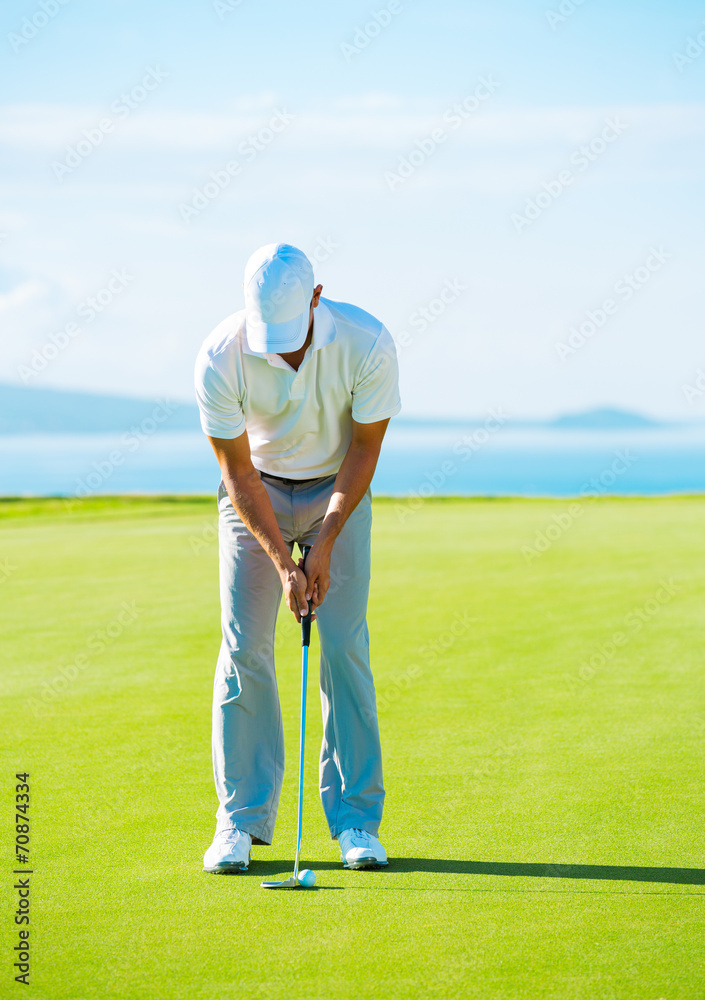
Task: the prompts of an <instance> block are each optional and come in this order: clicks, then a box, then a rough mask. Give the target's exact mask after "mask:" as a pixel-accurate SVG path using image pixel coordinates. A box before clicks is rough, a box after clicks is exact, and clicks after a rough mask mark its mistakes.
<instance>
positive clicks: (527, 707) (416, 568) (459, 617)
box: [0, 498, 705, 1000]
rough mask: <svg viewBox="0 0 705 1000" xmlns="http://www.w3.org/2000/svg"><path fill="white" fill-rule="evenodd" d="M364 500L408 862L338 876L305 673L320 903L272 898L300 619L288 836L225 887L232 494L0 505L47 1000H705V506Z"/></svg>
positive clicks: (7, 675) (392, 767)
mask: <svg viewBox="0 0 705 1000" xmlns="http://www.w3.org/2000/svg"><path fill="white" fill-rule="evenodd" d="M374 513H375V526H374V543H373V559H374V578H373V587H372V597H371V602H370V629H371V635H372V653H373V664H374V670H375V675H376V680H377V691H378V699H379V703H380V724H381V730H382V739H383V749H384V756H385V774H386V784H387V793H388V797H387V807H386V813H385V819H384V823H383V827H382V831H381V837H382V840H383V842H384V843H385V845H386V847H387V850H388V852H389V855H390V859H391V863H390V866H389V869H388V870H386V871H383V872H348V871H343V870H342V868H341V867H340V864H339V861H338V854H337V850H336V845H335V844H334V843H332V842H331V841H330V839H329V837H328V834H327V829H326V827H325V823H324V820H323V816H322V811H321V808H320V803H319V802H318V798H317V789H316V779H317V764H316V758H317V745H318V742H319V739H320V716H319V713H318V711H317V709H318V696H317V692H316V677H315V673H316V671H315V669H314V670H313V671H312V674H313V676H311V679H310V680H311V683H310V688H309V706H310V712H309V719H310V724H309V727H308V747H307V761H308V763H307V774H306V804H305V829H304V852H303V863H304V865H305V866H306V867H310V868H313V869H314V870H315V871H316V872H317V874H318V886H319V888H318V889H316V890H313V891H310V892H305V891H302V892H273V893H267V892H265V891H263V890H262V889H260V887H259V883H260V880H261V879H262V878H263V877H265V878H270V879H271V878H277V877H279V878H285V877H287V876H288V875H289V874H290V871H291V863H292V858H293V850H294V841H295V822H296V741H297V727H298V682H299V657H300V651H299V645H298V638H297V631H298V630H297V627H296V625H295V623H294V622H293V619H289V617H284V613H282V616H281V618H280V627H279V633H278V639H277V654H278V661H277V662H278V675H279V683H280V690H281V697H282V702H283V708H284V725H285V731H286V740H287V754H288V764H289V769H288V772H287V776H286V780H285V785H284V790H283V794H282V802H281V808H280V813H279V820H278V824H277V830H276V840H275V843H274V845H273V846H272V847H271V848H258V849H255V859H254V861H253V863H252V866H251V868H250V870H249V872H248V874H247V875H243V876H233V877H219V876H212V875H205V874H203V873H202V872H201V859H202V855H203V851H204V849H205V848H206V847H207V846H208V844H209V843H210V840H211V837H212V833H213V829H214V812H215V805H216V802H215V795H214V791H213V786H212V776H211V765H210V694H211V685H212V676H213V669H214V664H215V657H216V653H217V649H218V641H219V621H218V590H217V572H216V567H217V550H216V544H215V531H214V525H215V505H214V501H212V500H172V499H165V500H141V499H122V500H121V499H115V500H109V499H108V500H91V501H85V502H81V503H78V504H76V505H75V507H73V508H70V507H68V506H67V505H66V504H65V503H64V502H62V501H15V502H0V597H1V598H2V600H1V601H0V620H1V626H0V627H1V632H2V646H1V656H2V672H1V678H0V690H1V691H2V695H3V698H2V709H1V711H2V719H1V725H2V732H3V733H4V740H3V744H4V746H3V769H2V774H3V779H2V791H1V796H2V810H1V826H2V838H3V843H4V844H5V852H4V858H5V860H4V862H3V865H4V870H5V875H6V878H7V879H8V886H9V885H11V884H12V883H11V882H9V879H11V878H13V877H14V876H13V875H12V858H13V855H14V839H15V835H14V829H13V820H14V811H13V801H14V794H15V788H14V785H15V782H14V774H15V772H16V771H28V772H29V774H30V779H29V783H30V787H31V807H30V808H31V819H30V830H31V846H30V857H31V863H32V870H33V873H34V874H33V875H32V876H31V897H30V899H31V904H30V905H31V911H30V912H31V924H30V934H31V938H30V942H31V943H30V951H31V961H30V964H31V972H30V983H31V986H30V989H29V990H28V991H27V994H26V995H28V996H32V997H35V998H46V1000H64V998H65V1000H93V998H96V1000H98V998H100V1000H106V998H109V997H110V998H112V997H116V998H117V997H119V998H121V1000H131V998H143V997H144V998H157V997H169V998H177V1000H178V998H199V1000H201V998H202V1000H218V998H226V997H227V998H231V997H234V996H247V997H253V998H266V1000H277V998H319V997H320V998H327V1000H328V998H331V997H335V998H337V1000H340V998H361V997H364V998H373V997H374V998H380V997H395V998H396V997H400V998H406V997H409V998H411V997H414V998H416V997H418V998H422V997H423V998H426V997H443V998H445V997H459V996H462V997H472V998H478V1000H480V998H482V1000H487V998H507V1000H592V998H599V1000H611V998H614V1000H658V998H667V1000H690V998H692V1000H696V998H697V1000H701V998H702V995H703V981H702V965H703V958H704V957H705V944H704V943H703V942H704V941H705V926H704V925H705V907H704V906H703V902H704V900H703V895H704V893H705V838H704V837H703V833H702V826H703V823H702V819H703V815H704V813H705V802H704V799H705V792H704V789H703V773H704V771H705V759H704V758H705V753H704V749H703V745H704V742H705V741H704V737H705V698H704V697H703V696H704V693H705V682H704V680H703V670H702V651H703V617H702V615H703V610H702V609H703V599H704V598H705V532H703V523H704V517H705V500H704V499H703V498H683V499H671V498H669V499H654V500H641V499H634V500H631V499H629V500H599V501H594V502H590V501H584V502H583V504H582V506H581V507H580V509H579V511H573V512H572V513H571V502H570V501H542V500H536V501H531V500H529V501H521V500H516V501H515V500H508V501H473V500H437V501H427V502H426V503H424V504H423V505H422V506H420V507H419V508H418V509H415V510H413V509H412V508H411V507H409V506H408V505H406V503H405V502H396V501H391V500H378V501H376V502H375V507H374ZM537 546H538V548H537ZM539 549H543V551H539ZM287 615H288V613H287ZM311 652H312V661H311V662H312V665H313V664H315V662H316V645H315V639H314V645H312V651H311ZM16 893H17V890H11V889H8V890H7V891H6V892H5V894H4V898H5V901H6V902H5V905H4V913H5V916H4V919H3V921H2V941H3V951H2V955H3V972H2V982H3V987H2V994H3V995H5V996H10V995H15V993H16V994H17V996H19V995H20V992H21V987H20V986H19V985H16V984H15V983H14V982H13V981H12V978H13V975H14V971H13V970H12V969H11V964H12V962H13V961H14V960H15V959H13V958H12V957H11V956H12V955H13V951H12V949H13V947H14V945H15V944H17V941H18V939H17V936H16V930H17V928H15V926H14V925H13V923H12V920H13V916H12V914H13V913H14V909H15V907H16V904H17V896H16Z"/></svg>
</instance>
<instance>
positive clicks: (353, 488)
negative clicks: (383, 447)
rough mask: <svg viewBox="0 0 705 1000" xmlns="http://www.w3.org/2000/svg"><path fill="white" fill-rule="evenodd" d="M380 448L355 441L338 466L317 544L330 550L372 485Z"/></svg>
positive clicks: (327, 550)
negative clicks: (362, 444) (358, 443)
mask: <svg viewBox="0 0 705 1000" xmlns="http://www.w3.org/2000/svg"><path fill="white" fill-rule="evenodd" d="M378 458H379V449H374V448H373V449H371V448H369V447H367V446H356V445H354V444H351V445H350V447H349V448H348V451H347V454H346V455H345V458H344V459H343V464H342V465H341V466H340V469H339V470H338V475H337V476H336V479H335V485H334V487H333V495H332V496H331V498H330V501H329V503H328V509H327V511H326V515H325V517H324V518H323V524H322V525H321V529H320V531H319V532H318V538H317V539H316V545H317V546H318V547H319V548H321V549H323V550H324V551H326V552H328V554H330V552H331V551H332V549H333V543H334V542H335V540H336V538H337V537H338V535H339V534H340V532H341V531H342V528H343V525H344V524H345V522H346V521H347V519H348V518H349V517H350V515H351V514H352V512H353V511H354V510H355V508H356V507H357V505H358V504H359V502H360V501H361V500H362V498H363V497H364V495H365V493H367V490H368V489H369V486H370V483H371V482H372V477H373V475H374V472H375V468H376V466H377V459H378Z"/></svg>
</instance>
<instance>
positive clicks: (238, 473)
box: [208, 431, 308, 621]
mask: <svg viewBox="0 0 705 1000" xmlns="http://www.w3.org/2000/svg"><path fill="white" fill-rule="evenodd" d="M208 440H209V441H210V443H211V445H212V446H213V451H214V452H215V455H216V458H217V459H218V465H219V466H220V471H221V474H222V476H223V484H224V485H225V488H226V490H227V491H228V496H229V497H230V499H231V500H232V503H233V507H234V508H235V510H236V511H237V512H238V514H239V515H240V517H241V518H242V520H243V523H244V524H245V526H246V527H247V528H248V529H249V530H250V531H251V532H252V534H253V535H254V536H255V538H256V539H257V541H258V542H259V543H260V545H261V546H262V548H263V549H264V551H265V552H266V553H267V555H268V556H269V557H270V559H271V560H272V562H273V563H274V565H275V567H276V570H277V572H278V573H279V578H280V579H281V582H282V587H283V588H284V597H285V598H286V603H287V605H288V607H289V609H290V610H291V611H292V612H293V613H294V615H295V616H296V620H297V621H301V615H302V614H306V612H307V611H308V598H307V597H306V591H307V587H306V577H305V576H304V574H303V572H302V571H301V570H300V569H299V568H298V566H297V565H296V563H295V562H294V560H293V559H292V558H291V554H290V552H289V549H288V548H287V545H286V542H285V541H284V539H283V538H282V533H281V531H280V530H279V525H278V524H277V519H276V517H275V516H274V510H273V509H272V503H271V501H270V499H269V494H268V493H267V491H266V489H265V488H264V486H263V484H262V480H261V479H260V477H259V475H258V473H257V470H256V469H255V467H254V465H253V464H252V458H251V456H250V441H249V438H248V437H247V431H245V432H244V433H243V434H241V435H240V436H239V437H236V438H233V439H232V440H229V439H227V438H213V437H209V438H208Z"/></svg>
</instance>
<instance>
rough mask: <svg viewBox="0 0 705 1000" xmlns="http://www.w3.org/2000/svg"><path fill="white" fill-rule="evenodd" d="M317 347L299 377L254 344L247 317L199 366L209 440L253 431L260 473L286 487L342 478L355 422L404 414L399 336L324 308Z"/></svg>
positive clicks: (318, 318) (218, 335) (216, 339)
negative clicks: (320, 478) (288, 482)
mask: <svg viewBox="0 0 705 1000" xmlns="http://www.w3.org/2000/svg"><path fill="white" fill-rule="evenodd" d="M313 315H314V323H313V339H312V342H311V344H310V345H309V347H308V348H307V350H306V353H305V355H304V359H303V361H302V362H301V365H300V367H299V370H298V371H297V372H296V371H294V369H293V368H292V367H291V366H290V365H288V364H287V363H286V361H284V360H283V359H282V358H280V357H279V355H278V354H256V353H255V352H254V351H251V350H250V348H249V346H248V344H247V336H246V333H245V310H244V309H243V310H241V311H240V312H236V313H233V315H232V316H229V317H228V318H227V319H225V320H223V322H222V323H220V324H219V325H218V326H217V327H216V328H215V330H214V331H213V332H212V333H211V335H210V336H209V337H208V338H207V339H206V341H205V342H204V344H203V346H202V347H201V350H200V352H199V354H198V358H197V361H196V396H197V398H198V406H199V409H200V412H201V427H202V428H203V430H204V432H205V433H206V434H208V435H209V437H216V438H236V437H239V436H240V435H241V434H242V433H243V432H244V431H245V430H247V434H248V437H249V441H250V449H251V452H252V462H253V464H254V466H255V468H256V469H259V471H260V472H269V473H271V475H274V476H283V477H285V478H286V479H313V478H315V477H318V476H330V475H334V474H335V473H336V472H337V471H338V469H339V468H340V465H341V463H342V461H343V458H344V457H345V453H346V451H347V450H348V447H349V445H350V441H351V439H352V421H353V420H356V421H357V422H358V423H361V424H370V423H373V422H374V421H376V420H385V419H386V418H387V417H393V416H394V415H395V414H396V413H398V412H399V410H400V409H401V402H400V399H399V372H398V365H397V356H396V349H395V346H394V341H393V340H392V337H391V335H390V333H389V331H388V330H387V329H386V327H384V326H383V325H382V323H380V321H379V320H377V319H375V318H374V316H370V314H369V313H366V312H365V311H364V310H362V309H358V308H357V307H356V306H351V305H348V304H346V303H344V302H331V301H330V300H329V299H323V298H322V299H321V300H320V301H319V304H318V306H317V308H316V309H315V310H314V314H313Z"/></svg>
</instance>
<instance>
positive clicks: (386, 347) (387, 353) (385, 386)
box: [352, 326, 401, 424]
mask: <svg viewBox="0 0 705 1000" xmlns="http://www.w3.org/2000/svg"><path fill="white" fill-rule="evenodd" d="M352 396H353V403H352V418H353V420H355V421H357V423H359V424H372V423H374V422H375V420H386V419H387V417H393V416H394V415H395V414H396V413H398V412H399V410H401V400H400V398H399V364H398V362H397V351H396V347H395V345H394V341H393V340H392V335H391V334H390V332H389V330H387V328H386V327H384V326H383V327H382V331H381V333H380V335H379V336H378V337H377V340H376V341H375V344H374V346H373V348H372V350H371V351H370V353H369V354H368V355H367V357H366V358H365V360H364V362H363V365H362V367H361V369H360V373H359V375H358V377H357V380H356V382H355V386H354V388H353V394H352Z"/></svg>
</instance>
